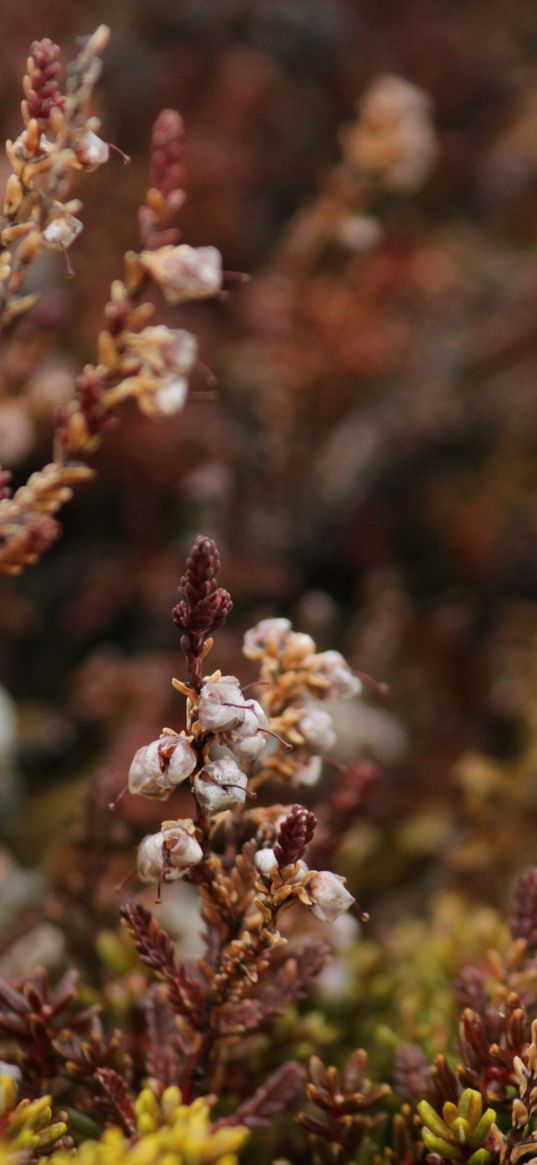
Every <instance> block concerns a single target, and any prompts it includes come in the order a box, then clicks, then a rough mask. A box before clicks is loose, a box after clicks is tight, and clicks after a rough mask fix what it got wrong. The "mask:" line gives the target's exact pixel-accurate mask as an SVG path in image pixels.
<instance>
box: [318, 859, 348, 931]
mask: <svg viewBox="0 0 537 1165" xmlns="http://www.w3.org/2000/svg"><path fill="white" fill-rule="evenodd" d="M307 892H308V894H309V896H310V898H311V900H312V905H311V906H310V910H311V912H312V914H314V915H315V917H316V918H319V919H320V920H321V922H335V920H336V918H339V916H340V914H344V913H345V911H346V910H348V909H349V907H350V906H352V904H353V902H354V898H353V896H352V894H350V893H349V891H348V890H347V889H346V886H345V878H342V877H341V875H340V874H332V873H330V871H329V870H320V871H318V872H315V873H314V874H313V875H312V877H311V879H310V880H309V881H308V883H307Z"/></svg>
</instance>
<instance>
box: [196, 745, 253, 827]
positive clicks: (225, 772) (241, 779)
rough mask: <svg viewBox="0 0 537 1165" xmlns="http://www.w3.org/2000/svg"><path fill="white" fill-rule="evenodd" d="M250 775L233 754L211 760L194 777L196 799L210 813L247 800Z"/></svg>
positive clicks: (218, 811) (229, 807)
mask: <svg viewBox="0 0 537 1165" xmlns="http://www.w3.org/2000/svg"><path fill="white" fill-rule="evenodd" d="M247 787H248V777H247V775H246V773H244V772H243V771H242V769H240V768H239V766H238V764H237V762H236V761H235V760H234V759H233V757H232V756H229V757H221V758H220V760H215V761H210V762H209V764H207V765H205V768H204V769H202V770H201V772H199V773H196V776H195V777H194V794H195V797H196V800H197V801H198V802H199V804H200V805H201V806H202V808H203V809H206V810H207V812H208V813H220V812H222V810H224V809H231V808H232V807H233V805H241V804H243V802H244V801H245V800H246V790H247Z"/></svg>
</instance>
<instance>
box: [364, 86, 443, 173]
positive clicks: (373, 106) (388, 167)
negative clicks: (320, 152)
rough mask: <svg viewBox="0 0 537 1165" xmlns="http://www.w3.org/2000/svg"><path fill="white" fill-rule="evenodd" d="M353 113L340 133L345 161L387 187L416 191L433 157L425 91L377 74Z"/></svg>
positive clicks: (434, 149) (432, 131)
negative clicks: (357, 114) (354, 115)
mask: <svg viewBox="0 0 537 1165" xmlns="http://www.w3.org/2000/svg"><path fill="white" fill-rule="evenodd" d="M358 112H359V116H358V119H357V121H356V122H355V123H354V124H353V125H351V126H349V127H347V128H346V129H345V130H344V132H343V134H342V144H343V151H344V155H345V158H346V161H347V163H348V164H349V165H351V166H354V167H356V169H358V170H359V171H360V172H361V173H362V174H364V175H365V176H366V177H367V178H369V179H372V180H374V181H375V182H378V183H379V184H380V185H381V186H384V187H385V188H386V189H387V190H395V191H414V190H417V189H418V187H419V186H421V185H422V183H423V182H424V180H425V178H426V177H427V175H428V173H429V170H430V168H431V165H432V163H433V161H434V159H435V157H436V144H435V135H434V129H433V125H432V121H431V103H430V101H429V98H428V97H427V95H426V94H425V93H424V92H423V90H422V89H418V88H417V86H416V85H412V84H411V83H410V82H409V81H405V80H404V78H403V77H396V76H385V77H379V78H378V80H376V81H375V82H374V83H373V85H372V86H371V88H370V89H368V91H367V93H365V95H364V97H363V98H362V100H361V101H360V105H359V111H358Z"/></svg>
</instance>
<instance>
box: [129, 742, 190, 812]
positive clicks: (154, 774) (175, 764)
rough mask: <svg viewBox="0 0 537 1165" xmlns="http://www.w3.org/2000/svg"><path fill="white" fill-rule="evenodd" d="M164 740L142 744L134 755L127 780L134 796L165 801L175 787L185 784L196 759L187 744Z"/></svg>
mask: <svg viewBox="0 0 537 1165" xmlns="http://www.w3.org/2000/svg"><path fill="white" fill-rule="evenodd" d="M173 741H174V738H173V737H171V738H170V737H166V736H163V737H161V738H160V740H153V741H152V742H151V744H145V745H144V746H143V747H142V748H139V749H138V751H137V752H136V753H135V754H134V757H133V759H132V763H131V767H130V769H129V776H128V782H127V783H128V789H129V792H130V793H133V794H134V795H135V796H142V797H161V798H165V797H168V796H169V794H170V793H171V791H172V789H174V788H175V786H176V785H179V784H181V782H182V781H185V780H186V778H187V777H189V776H190V774H191V773H193V772H194V769H195V767H196V764H197V756H196V753H195V751H194V749H193V748H192V745H191V744H189V742H188V740H185V739H184V738H183V737H181V736H179V737H177V738H175V744H174V746H173V751H172V744H173Z"/></svg>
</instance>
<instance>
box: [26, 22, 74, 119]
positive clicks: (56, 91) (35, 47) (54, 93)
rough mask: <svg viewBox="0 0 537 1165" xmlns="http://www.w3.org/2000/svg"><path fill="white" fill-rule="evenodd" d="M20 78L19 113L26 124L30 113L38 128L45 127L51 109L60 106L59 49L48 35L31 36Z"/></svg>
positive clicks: (63, 99) (62, 102) (62, 100)
mask: <svg viewBox="0 0 537 1165" xmlns="http://www.w3.org/2000/svg"><path fill="white" fill-rule="evenodd" d="M26 70H27V71H26V75H25V77H24V78H23V89H24V94H25V99H24V101H23V103H22V115H23V118H24V121H25V122H26V124H28V122H29V120H30V118H32V117H34V118H35V119H36V121H38V123H39V126H40V129H46V127H47V126H48V124H49V121H50V114H51V110H52V109H63V107H64V105H65V98H64V97H63V96H62V93H61V89H60V85H59V81H58V76H59V74H60V72H61V49H60V48H59V46H58V45H57V44H54V42H53V41H51V40H50V39H49V37H48V36H47V37H44V39H43V40H34V42H33V44H32V45H31V48H30V56H29V58H28V62H27V66H26Z"/></svg>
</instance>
